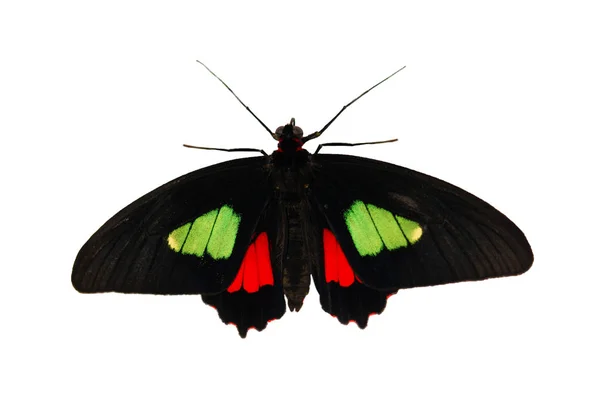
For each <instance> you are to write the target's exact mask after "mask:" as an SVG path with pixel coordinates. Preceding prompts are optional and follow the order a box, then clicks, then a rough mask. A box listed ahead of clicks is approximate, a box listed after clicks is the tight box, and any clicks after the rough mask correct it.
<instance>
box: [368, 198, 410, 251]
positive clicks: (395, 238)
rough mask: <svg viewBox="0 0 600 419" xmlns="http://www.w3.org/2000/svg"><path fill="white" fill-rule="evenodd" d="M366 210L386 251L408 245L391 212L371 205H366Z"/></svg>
mask: <svg viewBox="0 0 600 419" xmlns="http://www.w3.org/2000/svg"><path fill="white" fill-rule="evenodd" d="M367 209H368V210H369V213H370V214H371V218H372V219H373V222H374V224H375V227H376V228H377V231H378V232H379V235H380V236H381V239H382V240H383V244H385V247H386V248H387V249H389V250H394V249H397V248H399V247H406V246H407V245H408V242H407V241H406V237H404V234H402V230H400V226H399V225H398V223H397V222H396V219H395V218H394V215H393V214H392V213H391V212H389V211H388V210H385V209H383V208H379V207H376V206H375V205H372V204H368V205H367Z"/></svg>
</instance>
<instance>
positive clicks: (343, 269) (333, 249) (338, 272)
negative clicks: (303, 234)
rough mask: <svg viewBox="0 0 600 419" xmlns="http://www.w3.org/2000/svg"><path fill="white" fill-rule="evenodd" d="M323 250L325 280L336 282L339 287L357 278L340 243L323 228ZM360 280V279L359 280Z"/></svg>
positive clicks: (346, 285)
mask: <svg viewBox="0 0 600 419" xmlns="http://www.w3.org/2000/svg"><path fill="white" fill-rule="evenodd" d="M323 250H324V253H325V281H326V282H337V283H339V284H340V286H341V287H349V286H350V285H352V284H353V283H354V280H355V279H356V280H357V281H359V279H358V278H356V277H355V276H354V271H353V270H352V268H351V267H350V264H349V263H348V259H346V255H344V252H343V251H342V248H341V247H340V244H339V243H338V241H337V240H336V238H335V236H334V235H333V233H332V232H331V231H329V230H328V229H323ZM359 282H360V281H359Z"/></svg>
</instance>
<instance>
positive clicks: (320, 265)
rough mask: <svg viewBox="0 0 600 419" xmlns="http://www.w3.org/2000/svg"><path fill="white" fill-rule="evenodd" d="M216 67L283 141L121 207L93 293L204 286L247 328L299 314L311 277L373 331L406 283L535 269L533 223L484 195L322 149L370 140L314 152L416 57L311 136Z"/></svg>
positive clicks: (82, 276)
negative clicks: (529, 231)
mask: <svg viewBox="0 0 600 419" xmlns="http://www.w3.org/2000/svg"><path fill="white" fill-rule="evenodd" d="M200 64H202V63H200ZM202 65H204V64H202ZM205 67H206V66H205ZM206 68H207V69H208V71H210V72H211V74H213V75H214V76H215V77H217V78H218V79H219V81H221V83H223V85H225V87H227V89H229V91H230V92H231V93H232V94H233V95H234V96H235V97H236V99H238V101H239V102H240V103H241V104H242V105H244V106H245V107H246V109H247V110H248V111H249V112H250V113H251V114H252V115H253V116H254V117H255V118H256V119H257V120H258V121H259V122H260V123H261V124H262V125H263V127H265V128H266V129H267V131H269V133H270V134H271V135H272V137H273V138H274V139H276V140H277V149H276V150H275V151H274V152H273V153H272V154H267V153H265V152H264V151H262V150H255V149H217V150H225V151H260V152H261V153H262V154H263V155H262V156H259V157H248V158H240V159H236V160H232V161H227V162H224V163H221V164H216V165H213V166H210V167H206V168H203V169H200V170H197V171H194V172H192V173H189V174H187V175H184V176H182V177H180V178H178V179H175V180H173V181H171V182H168V183H166V184H165V185H163V186H161V187H159V188H157V189H155V190H154V191H152V192H150V193H148V194H146V195H145V196H143V197H141V198H139V199H138V200H136V201H135V202H133V203H132V204H130V205H129V206H127V207H125V208H124V209H123V210H121V211H120V212H118V213H117V214H116V215H115V216H113V217H112V218H111V219H109V220H108V221H107V222H106V223H105V224H104V225H103V226H102V227H100V229H99V230H98V231H97V232H96V233H95V234H94V235H92V237H91V238H90V239H89V240H88V242H87V243H85V245H84V246H83V247H82V248H81V250H80V251H79V253H78V255H77V257H76V260H75V263H74V267H73V273H72V283H73V286H74V287H75V289H77V290H78V291H79V292H82V293H98V292H111V291H112V292H121V293H142V294H200V295H201V296H202V300H203V301H204V303H206V304H208V305H210V306H212V307H214V308H216V310H217V311H218V315H219V317H220V318H221V320H222V321H223V322H224V323H226V324H231V323H232V324H234V325H235V326H236V327H237V330H238V332H239V334H240V336H241V337H246V334H247V332H248V330H249V329H251V328H254V329H256V330H259V331H261V330H263V329H264V328H265V327H266V326H267V323H268V322H270V321H272V320H276V319H279V318H281V317H282V316H283V315H284V313H285V311H286V300H287V307H288V308H289V310H290V311H299V310H300V308H301V307H302V303H303V300H304V298H305V296H306V295H307V294H308V292H309V287H310V284H311V278H312V282H314V285H315V287H316V289H317V291H318V293H319V297H320V303H321V306H322V308H323V310H324V311H326V312H327V313H329V314H331V315H332V316H335V317H337V319H338V320H339V321H340V322H341V323H342V324H348V323H349V322H355V323H356V324H357V325H358V326H359V327H360V328H365V327H366V326H367V322H368V320H369V316H371V315H373V314H380V313H382V312H383V310H384V308H385V306H386V303H387V299H388V298H389V297H390V296H391V295H393V294H395V293H396V292H397V291H398V290H400V289H404V288H412V287H423V286H430V285H439V284H448V283H455V282H461V281H475V280H481V279H486V278H491V277H501V276H510V275H518V274H521V273H523V272H525V271H527V270H528V269H529V267H530V266H531V265H532V263H533V253H532V250H531V247H530V245H529V243H528V242H527V239H526V238H525V236H524V234H523V233H522V232H521V230H520V229H519V228H518V227H517V226H516V225H515V224H514V223H513V222H512V221H510V220H509V219H508V218H507V217H506V216H505V215H503V214H502V213H501V212H499V211H498V210H496V209H495V208H493V207H492V206H491V205H489V204H487V203H486V202H484V201H482V200H481V199H479V198H477V197H475V196H473V195H471V194H470V193H468V192H466V191H464V190H462V189H460V188H458V187H456V186H453V185H451V184H449V183H447V182H444V181H442V180H439V179H436V178H434V177H431V176H428V175H425V174H422V173H419V172H416V171H413V170H410V169H407V168H403V167H399V166H396V165H393V164H390V163H385V162H382V161H378V160H372V159H367V158H362V157H356V156H350V155H341V154H319V151H320V149H321V148H322V147H323V146H340V145H357V144H346V143H325V144H321V145H320V146H319V147H318V148H317V150H316V151H315V153H314V154H311V153H309V152H308V151H307V150H305V149H304V144H305V143H306V142H307V141H309V140H311V139H314V138H317V137H319V136H320V135H321V134H322V133H323V132H324V131H325V130H326V129H327V128H328V127H329V125H330V124H331V123H332V122H333V121H334V120H335V119H336V118H337V117H338V116H339V115H340V114H341V113H342V112H343V111H344V110H345V109H346V108H347V107H348V106H349V105H351V104H352V103H354V102H355V101H356V100H357V99H358V98H360V97H362V96H363V95H364V94H366V93H367V92H369V91H370V90H371V89H373V88H374V87H376V86H378V85H379V84H381V83H382V82H383V81H385V80H387V79H388V78H389V77H391V76H393V75H394V74H396V73H397V72H398V71H400V70H402V69H403V68H404V67H403V68H401V69H400V70H397V71H396V72H395V73H393V74H392V75H390V76H389V77H387V78H386V79H384V80H382V81H381V82H379V83H378V84H376V85H375V86H373V87H371V88H370V89H369V90H367V91H365V92H364V93H363V94H362V95H360V96H359V97H357V98H356V99H354V100H353V101H352V102H350V103H349V104H348V105H346V106H345V107H344V108H342V110H341V111H340V112H339V113H338V114H337V115H336V116H335V117H334V118H333V119H332V120H331V121H330V122H329V123H328V124H327V125H325V127H324V128H323V129H321V130H320V131H316V132H314V133H313V134H310V135H307V136H304V134H303V131H302V129H301V128H300V127H298V126H297V125H296V124H295V120H294V119H293V118H292V119H291V121H290V123H288V124H286V125H283V126H281V127H279V128H277V130H276V131H275V132H274V133H272V132H271V131H270V130H269V128H268V127H267V126H266V125H265V124H263V123H262V121H261V120H260V119H259V118H258V117H256V115H254V113H253V112H252V111H250V108H248V107H247V106H246V105H245V104H244V103H243V102H242V101H241V100H240V99H239V98H238V97H237V95H235V93H234V92H233V91H232V90H231V89H230V88H229V87H228V86H227V85H226V84H225V83H224V82H223V81H222V80H221V79H220V78H219V77H218V76H217V75H216V74H214V73H213V72H212V71H211V70H210V69H209V68H208V67H206ZM391 141H395V140H391ZM380 142H386V141H380ZM376 143H377V142H376ZM359 144H367V143H359ZM196 148H205V149H214V148H209V147H196Z"/></svg>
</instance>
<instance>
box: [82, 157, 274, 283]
mask: <svg viewBox="0 0 600 419" xmlns="http://www.w3.org/2000/svg"><path fill="white" fill-rule="evenodd" d="M268 164H269V160H268V159H267V158H264V157H250V158H244V159H237V160H233V161H228V162H225V163H221V164H217V165H214V166H211V167H207V168H204V169H200V170H197V171H195V172H192V173H189V174H187V175H184V176H182V177H180V178H178V179H175V180H173V181H171V182H169V183H167V184H165V185H163V186H161V187H159V188H157V189H155V190H154V191H152V192H150V193H148V194H146V195H145V196H143V197H141V198H140V199H138V200H136V201H135V202H133V203H132V204H130V205H129V206H127V207H126V208H124V209H123V210H121V211H120V212H119V213H117V214H116V215H115V216H114V217H112V218H111V219H110V220H108V221H107V222H106V223H105V224H104V225H103V226H102V227H100V229H99V230H98V231H97V232H96V233H95V234H94V235H93V236H92V237H91V238H90V239H89V240H88V242H87V243H86V244H85V245H84V246H83V248H82V249H81V250H80V251H79V254H78V255H77V258H76V260H75V264H74V266H73V273H72V283H73V286H74V287H75V288H76V289H77V290H78V291H80V292H86V293H89V292H109V291H116V292H123V293H144V294H146V293H147V294H205V293H209V294H210V293H219V292H222V291H223V290H225V289H226V288H227V287H228V286H229V285H230V284H231V283H232V282H233V279H234V277H235V275H236V273H237V270H238V269H239V267H240V264H241V262H242V259H243V257H244V254H245V251H246V249H247V248H248V246H249V244H250V243H251V241H252V239H253V234H254V233H255V230H256V228H257V225H258V224H259V223H260V222H261V215H262V214H263V211H264V209H265V208H266V207H267V206H268V204H269V197H270V195H269V182H268V177H269V173H270V170H269V167H268ZM223 206H228V207H229V208H232V209H233V211H235V213H236V214H238V215H239V217H240V221H239V228H238V230H237V235H236V237H235V244H234V247H233V251H232V253H231V255H230V256H229V257H227V258H217V259H212V258H210V257H203V258H200V257H197V256H196V255H190V254H187V255H186V254H182V253H178V252H176V251H174V250H173V249H172V248H170V247H169V244H168V242H167V237H168V236H169V233H170V232H172V231H173V230H174V229H176V228H178V227H179V226H182V225H184V224H186V223H188V222H192V221H193V220H194V219H195V218H196V217H198V216H200V215H202V214H204V213H207V212H209V211H213V210H215V209H218V208H221V207H223Z"/></svg>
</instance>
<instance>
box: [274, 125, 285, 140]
mask: <svg viewBox="0 0 600 419" xmlns="http://www.w3.org/2000/svg"><path fill="white" fill-rule="evenodd" d="M282 134H283V127H282V126H281V127H277V129H276V130H275V136H277V137H281V135H282Z"/></svg>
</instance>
